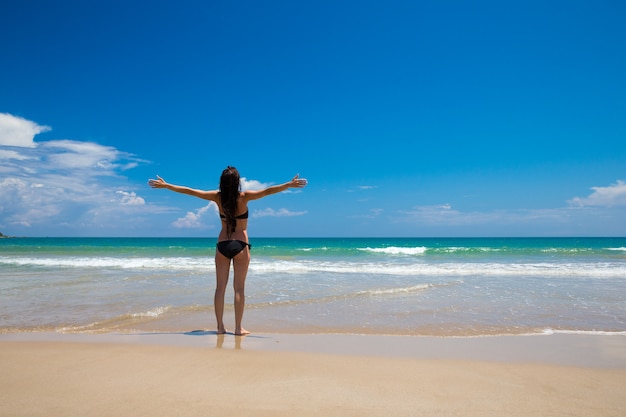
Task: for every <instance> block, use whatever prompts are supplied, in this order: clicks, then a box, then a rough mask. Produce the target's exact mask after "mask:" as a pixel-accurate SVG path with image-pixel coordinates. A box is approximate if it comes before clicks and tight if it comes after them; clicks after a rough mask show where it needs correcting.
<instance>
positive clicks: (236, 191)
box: [148, 166, 307, 336]
mask: <svg viewBox="0 0 626 417" xmlns="http://www.w3.org/2000/svg"><path fill="white" fill-rule="evenodd" d="M148 184H150V186H151V187H152V188H166V189H168V190H171V191H175V192H177V193H181V194H187V195H191V196H194V197H198V198H202V199H204V200H209V201H213V202H214V203H215V204H217V207H218V209H219V213H220V218H221V219H222V230H221V231H220V234H219V236H218V238H217V250H216V251H215V276H216V280H217V283H216V288H215V298H214V307H215V318H216V319H217V333H218V334H224V333H226V328H225V327H224V321H223V317H224V295H225V293H226V286H227V285H228V276H229V274H230V264H231V262H232V264H233V269H234V283H233V284H234V290H235V335H238V336H241V335H246V334H248V333H250V332H248V331H247V330H245V329H244V328H243V327H241V320H242V318H243V309H244V306H245V283H246V276H247V274H248V266H249V265H250V248H251V246H250V243H249V241H248V232H247V229H248V202H249V201H252V200H258V199H260V198H263V197H266V196H268V195H272V194H276V193H279V192H282V191H285V190H287V189H289V188H303V187H304V186H306V184H307V181H306V180H305V179H300V178H299V176H298V175H296V176H295V177H293V179H292V180H291V181H289V182H286V183H284V184H281V185H274V186H272V187H268V188H265V189H263V190H255V191H253V190H248V191H241V183H240V177H239V172H238V171H237V169H236V168H234V167H231V166H229V167H227V168H226V169H225V170H224V171H223V172H222V176H221V178H220V188H219V190H212V191H204V190H196V189H193V188H189V187H185V186H180V185H174V184H169V183H167V182H166V181H165V180H164V179H163V178H161V177H159V176H158V175H157V179H156V180H153V179H151V180H149V181H148Z"/></svg>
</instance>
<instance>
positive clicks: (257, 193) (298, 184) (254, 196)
mask: <svg viewBox="0 0 626 417" xmlns="http://www.w3.org/2000/svg"><path fill="white" fill-rule="evenodd" d="M306 185H307V180H305V179H304V178H300V174H296V176H295V177H293V178H292V179H291V181H288V182H286V183H284V184H279V185H273V186H271V187H267V188H266V189H264V190H249V191H246V192H244V196H245V198H246V199H247V200H258V199H259V198H263V197H267V196H268V195H272V194H276V193H280V192H282V191H285V190H287V189H289V188H304V187H306Z"/></svg>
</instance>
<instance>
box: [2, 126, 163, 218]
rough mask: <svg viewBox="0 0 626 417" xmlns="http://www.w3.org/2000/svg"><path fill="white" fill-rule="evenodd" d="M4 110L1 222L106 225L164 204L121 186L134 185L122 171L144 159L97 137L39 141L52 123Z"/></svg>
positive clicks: (154, 209) (151, 210)
mask: <svg viewBox="0 0 626 417" xmlns="http://www.w3.org/2000/svg"><path fill="white" fill-rule="evenodd" d="M0 116H1V117H0V135H2V139H1V140H0V173H2V179H0V221H1V224H0V226H2V227H7V226H10V225H20V226H24V227H34V226H37V225H41V226H48V227H51V225H57V226H58V225H67V227H70V228H71V227H76V228H79V227H92V226H93V227H102V228H104V227H106V225H107V224H109V225H110V223H107V222H110V221H111V220H116V224H117V223H119V221H118V220H120V219H124V218H128V215H129V214H131V213H141V214H143V213H145V212H154V211H156V210H158V208H156V207H151V206H147V205H146V204H145V200H144V199H143V198H142V197H141V196H138V195H137V194H136V192H134V191H132V190H128V191H120V189H123V188H129V187H128V185H127V184H126V182H127V180H126V178H124V177H121V176H120V175H119V172H120V171H123V170H124V169H127V168H129V167H132V166H135V165H137V164H138V163H139V162H144V161H141V160H139V159H137V158H135V157H134V156H133V155H131V154H128V153H125V152H122V151H120V150H117V149H115V148H113V147H110V146H103V145H99V144H97V143H92V142H81V141H75V140H51V141H44V142H38V143H34V142H33V140H32V138H33V136H34V134H36V133H38V132H41V131H44V130H49V128H47V127H45V126H39V125H37V124H36V123H34V122H31V121H28V120H24V119H20V118H18V117H15V116H11V115H8V114H0ZM7 121H8V122H7ZM7 126H8V127H11V129H13V130H11V129H9V128H8V127H7ZM29 129H30V130H29ZM9 131H11V132H12V133H11V134H10V136H7V132H9ZM15 131H18V133H19V134H18V133H15ZM20 134H21V136H20ZM29 135H30V136H29ZM7 146H10V148H8V149H7V148H6V147H7ZM16 146H19V147H20V148H19V150H16V149H15V147H16ZM100 177H102V178H104V179H100Z"/></svg>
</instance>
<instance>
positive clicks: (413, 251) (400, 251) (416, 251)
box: [358, 246, 427, 255]
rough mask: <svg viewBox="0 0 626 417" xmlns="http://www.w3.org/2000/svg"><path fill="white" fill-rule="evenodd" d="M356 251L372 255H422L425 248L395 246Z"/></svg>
mask: <svg viewBox="0 0 626 417" xmlns="http://www.w3.org/2000/svg"><path fill="white" fill-rule="evenodd" d="M358 250H361V251H366V252H374V253H384V254H386V255H423V254H424V252H426V250H427V248H426V247H424V246H419V247H414V248H403V247H397V246H389V247H386V248H358Z"/></svg>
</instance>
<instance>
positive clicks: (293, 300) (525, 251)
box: [0, 238, 626, 336]
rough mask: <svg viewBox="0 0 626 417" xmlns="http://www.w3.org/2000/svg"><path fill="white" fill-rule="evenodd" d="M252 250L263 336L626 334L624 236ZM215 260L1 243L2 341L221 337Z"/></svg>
mask: <svg viewBox="0 0 626 417" xmlns="http://www.w3.org/2000/svg"><path fill="white" fill-rule="evenodd" d="M251 243H252V246H253V247H252V262H251V264H250V270H249V273H248V278H247V283H246V311H245V316H244V326H245V327H246V328H247V329H249V330H251V331H253V332H256V333H258V332H270V333H281V332H296V333H376V334H406V335H442V336H475V335H488V334H535V333H551V332H580V333H599V334H606V333H609V334H613V333H614V334H626V238H399V239H393V238H372V239H367V238H349V239H339V238H302V239H292V238H289V239H288V238H257V239H252V240H251ZM214 253H215V239H209V238H207V239H195V238H11V239H0V332H1V333H11V332H32V331H56V332H143V331H153V332H185V331H192V330H198V329H203V330H213V329H214V328H215V319H214V316H213V306H212V300H213V291H214V288H215V278H214V274H215V268H214V263H213V256H214ZM229 315H232V288H229V293H227V314H226V323H227V326H229V325H230V327H231V328H232V326H233V320H232V319H231V318H229Z"/></svg>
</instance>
